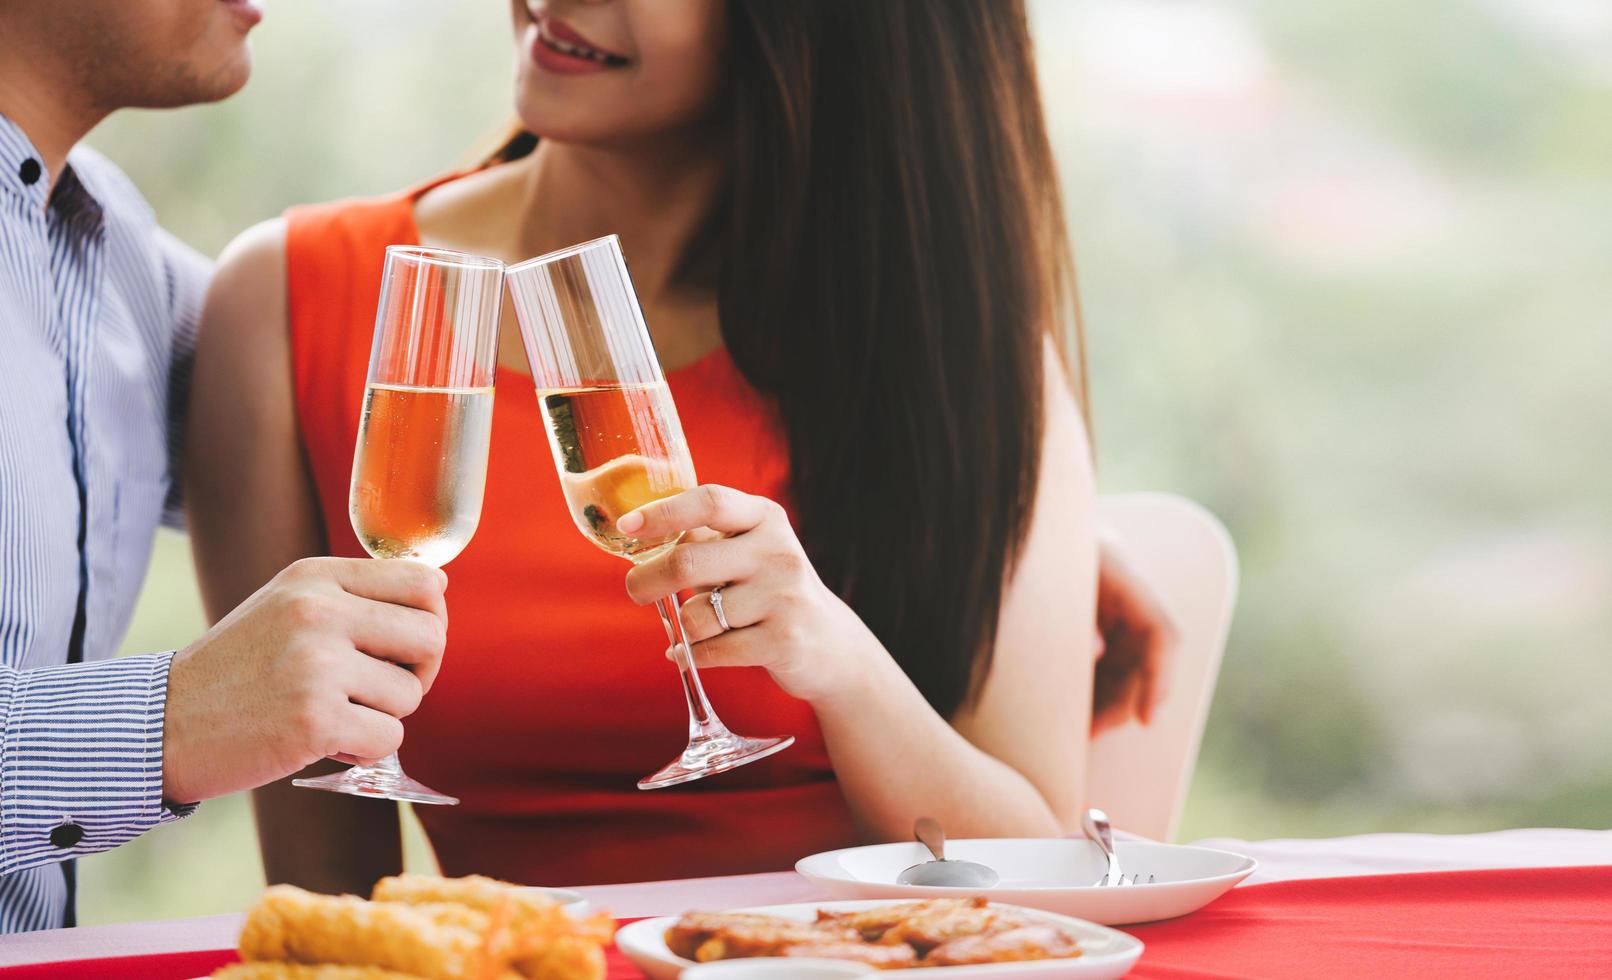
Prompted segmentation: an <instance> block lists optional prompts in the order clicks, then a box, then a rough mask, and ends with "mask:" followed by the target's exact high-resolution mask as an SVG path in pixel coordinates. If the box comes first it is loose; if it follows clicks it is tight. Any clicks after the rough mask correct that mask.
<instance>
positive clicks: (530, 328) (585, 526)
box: [507, 235, 795, 789]
mask: <svg viewBox="0 0 1612 980" xmlns="http://www.w3.org/2000/svg"><path fill="white" fill-rule="evenodd" d="M507 278H508V281H509V290H510V296H511V297H512V298H513V299H514V301H515V316H516V318H517V319H518V320H519V321H520V328H521V340H522V342H523V343H524V344H525V346H526V358H527V360H528V361H530V362H531V366H532V382H533V384H534V385H536V387H537V399H538V402H539V403H540V404H541V406H542V409H543V420H544V424H545V427H546V428H547V429H548V436H549V448H550V449H552V450H553V452H554V465H555V467H556V468H557V469H558V470H559V471H560V486H561V488H562V489H563V490H564V492H565V501H566V504H567V506H568V507H569V508H570V511H571V519H572V520H573V521H575V522H576V526H577V529H578V530H579V531H581V532H582V535H583V537H585V538H587V539H588V540H589V541H591V542H593V543H594V544H595V545H597V546H598V547H600V548H602V549H604V550H605V551H607V552H609V553H610V554H613V555H618V556H620V557H622V558H625V559H627V560H628V561H631V562H633V563H634V564H638V563H641V562H646V561H649V560H650V559H652V558H655V557H656V556H658V555H662V554H665V553H666V552H667V551H669V550H671V548H672V546H674V545H675V544H677V541H678V539H679V538H680V537H681V535H672V536H669V537H663V538H657V539H654V540H641V539H638V538H634V537H632V536H630V535H626V534H622V533H621V532H620V531H619V530H617V529H616V521H617V520H619V519H620V518H621V516H622V515H623V514H625V513H627V512H628V511H631V510H635V509H637V508H639V507H642V506H643V505H644V504H647V503H649V502H650V501H653V500H659V499H661V498H662V497H670V496H672V495H674V494H678V493H682V492H683V491H684V490H687V489H689V488H691V487H693V486H695V484H696V481H695V479H694V460H693V458H692V457H690V455H689V451H688V444H687V443H686V442H685V441H684V439H683V427H682V424H681V423H680V422H679V421H678V419H677V406H676V405H674V404H673V403H672V395H671V392H670V391H669V390H668V389H667V387H666V378H665V376H664V375H662V373H661V367H660V361H659V360H658V359H657V358H656V356H655V348H654V346H653V345H652V344H651V343H650V339H649V329H648V328H647V327H646V326H645V325H644V315H643V311H642V310H641V309H640V308H639V305H638V296H637V294H635V293H634V292H633V287H632V280H631V279H630V278H629V277H628V275H627V263H626V262H625V261H624V260H623V259H622V255H621V242H620V241H619V240H618V239H617V238H616V236H615V235H610V236H608V237H606V238H600V239H598V240H596V241H592V242H587V243H585V244H582V245H575V246H572V247H571V248H566V249H561V250H560V251H558V252H552V253H550V254H548V255H543V256H539V257H538V258H535V259H528V260H527V261H525V262H522V263H520V264H518V265H514V266H511V267H510V269H509V274H508V277H507ZM655 608H656V610H657V611H658V612H659V613H660V618H661V623H662V625H664V626H665V627H666V637H667V639H668V640H669V641H670V642H671V644H672V656H673V658H674V659H675V660H676V662H677V669H678V672H679V674H680V675H681V676H682V680H683V694H684V697H685V698H686V700H687V701H688V747H687V748H685V749H684V750H683V752H682V754H681V755H679V756H678V757H677V758H676V759H673V760H672V761H671V762H670V763H668V764H667V765H666V766H665V767H663V768H662V769H661V770H660V771H659V772H656V773H654V774H653V775H650V776H646V777H644V778H643V779H640V780H639V781H638V788H639V789H660V788H661V787H665V786H675V785H677V784H678V783H686V782H689V781H690V780H694V779H700V778H702V777H705V776H711V775H715V774H716V773H719V772H726V771H727V770H729V769H734V768H737V767H739V766H742V765H744V764H745V763H748V762H755V761H756V760H757V759H763V758H766V757H767V756H769V755H772V754H773V753H775V752H780V751H782V750H784V749H786V748H788V747H789V746H790V745H791V744H793V743H794V741H795V739H794V736H773V737H769V738H747V737H745V736H742V735H735V734H733V733H732V732H730V731H728V729H727V726H726V725H723V724H722V720H721V719H720V718H718V717H717V716H716V712H715V711H713V710H712V709H711V703H710V701H708V700H707V699H706V696H705V689H704V687H703V686H701V684H700V674H699V671H698V670H696V669H695V667H694V663H693V660H692V658H691V657H690V656H689V650H688V640H687V638H686V637H685V636H684V635H683V621H682V619H681V617H680V616H679V614H678V604H677V597H676V596H675V595H673V596H667V597H666V598H664V599H661V600H660V601H659V602H657V603H656V606H655Z"/></svg>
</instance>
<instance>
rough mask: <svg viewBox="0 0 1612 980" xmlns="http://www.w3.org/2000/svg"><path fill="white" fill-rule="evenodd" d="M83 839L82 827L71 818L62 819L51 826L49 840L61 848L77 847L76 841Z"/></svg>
mask: <svg viewBox="0 0 1612 980" xmlns="http://www.w3.org/2000/svg"><path fill="white" fill-rule="evenodd" d="M83 839H84V828H83V827H80V826H79V825H78V824H76V823H74V822H73V821H72V820H71V819H68V820H64V821H62V822H61V823H60V824H57V825H56V826H55V827H52V828H51V831H50V842H51V843H52V844H54V845H56V846H57V847H59V848H61V849H62V850H64V851H65V850H66V849H67V848H69V847H77V846H78V842H79V841H81V840H83Z"/></svg>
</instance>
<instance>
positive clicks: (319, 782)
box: [291, 766, 459, 806]
mask: <svg viewBox="0 0 1612 980" xmlns="http://www.w3.org/2000/svg"><path fill="white" fill-rule="evenodd" d="M354 773H357V775H354ZM291 785H293V786H301V787H302V788H303V789H322V790H326V791H328V792H331V793H346V794H347V795H349V796H365V797H369V798H370V799H372V800H397V801H398V802H400V803H432V804H436V805H439V806H455V805H457V804H458V803H459V800H458V798H457V797H453V796H448V795H447V794H445V793H438V792H437V791H436V790H434V789H432V788H431V787H429V786H427V785H425V784H424V783H420V782H417V781H415V780H413V779H410V778H409V777H408V776H405V775H403V774H402V773H392V772H387V771H386V770H384V769H375V768H370V767H367V766H354V767H353V768H351V769H348V770H347V771H346V772H333V773H331V774H330V775H328V776H316V777H313V778H311V779H293V780H291Z"/></svg>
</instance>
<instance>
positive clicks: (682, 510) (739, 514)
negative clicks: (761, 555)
mask: <svg viewBox="0 0 1612 980" xmlns="http://www.w3.org/2000/svg"><path fill="white" fill-rule="evenodd" d="M779 512H781V508H779V506H778V505H777V504H775V503H773V502H772V501H771V500H768V499H767V498H765V497H755V496H751V495H750V494H748V493H740V492H739V491H737V490H734V489H733V488H731V487H724V486H718V485H717V484H714V483H707V484H705V485H703V486H698V487H695V488H694V489H693V490H685V491H684V492H682V493H680V494H678V495H677V496H675V497H667V498H666V499H664V500H657V501H654V502H653V503H648V504H645V505H644V506H642V507H640V508H638V509H637V510H635V511H632V512H630V513H627V514H624V515H623V516H622V518H621V519H620V520H618V521H617V522H616V529H617V530H619V531H620V532H621V533H622V534H627V535H631V536H633V537H635V538H642V539H647V540H653V539H655V538H663V537H667V536H668V535H673V534H680V533H682V532H684V531H692V530H693V529H695V528H697V527H708V528H710V529H711V530H713V531H720V532H722V533H723V534H743V533H745V532H746V531H753V530H755V529H756V528H757V527H759V526H761V524H762V523H763V522H765V521H766V520H767V518H768V517H771V516H773V515H774V514H775V513H779Z"/></svg>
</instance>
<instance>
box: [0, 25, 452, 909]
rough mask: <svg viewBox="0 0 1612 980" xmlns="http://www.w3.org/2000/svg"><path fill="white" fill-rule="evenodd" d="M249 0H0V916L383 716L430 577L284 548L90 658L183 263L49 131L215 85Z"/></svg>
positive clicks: (117, 600) (407, 656)
mask: <svg viewBox="0 0 1612 980" xmlns="http://www.w3.org/2000/svg"><path fill="white" fill-rule="evenodd" d="M254 2H255V0H51V2H49V3H42V2H39V0H0V931H19V930H25V929H40V928H49V927H54V926H60V925H63V924H71V923H72V921H73V918H72V915H73V913H72V899H73V874H72V864H71V859H72V858H73V857H75V856H77V855H80V854H88V853H92V852H96V851H102V850H106V849H108V848H111V847H115V846H117V845H118V844H121V843H124V842H125V841H128V840H130V839H131V838H133V837H135V836H137V835H139V834H140V833H142V832H144V831H145V830H147V829H149V828H150V827H153V826H155V825H157V824H159V823H163V822H166V821H169V820H172V819H175V818H177V817H180V816H183V815H185V814H186V813H187V812H189V810H190V809H192V807H193V805H194V804H195V802H196V801H198V800H202V799H205V798H209V797H213V796H218V795H221V794H225V793H230V792H235V791H238V790H243V789H247V788H250V787H254V786H258V785H261V784H263V783H266V782H269V781H272V780H275V779H279V778H281V777H284V776H286V775H289V774H291V773H293V772H296V771H298V770H300V769H302V768H303V767H305V766H307V765H309V764H310V763H312V762H314V761H316V760H318V759H321V758H325V757H334V758H337V759H340V760H343V761H349V762H352V761H366V760H374V759H377V758H379V757H381V756H383V755H386V754H387V753H389V752H391V751H393V750H394V749H396V748H397V746H398V745H399V743H400V742H401V740H402V725H401V723H400V722H399V720H398V719H400V718H403V717H405V716H407V715H408V714H409V713H410V712H412V711H413V710H414V708H415V707H416V706H417V705H418V704H419V701H420V697H421V695H422V693H423V692H424V691H425V690H426V689H428V688H429V686H430V684H431V681H432V679H433V678H434V677H435V675H436V670H437V666H438V663H439V661H440V658H441V656H442V649H443V642H444V638H445V636H446V616H445V611H444V606H443V601H442V593H443V589H444V587H445V584H446V577H445V576H443V575H442V573H441V572H439V571H436V570H435V569H431V568H427V567H426V566H423V565H417V564H414V563H411V562H359V561H348V560H339V559H314V560H309V561H304V562H299V563H298V564H297V565H295V566H293V567H292V568H290V569H287V570H286V571H285V572H283V573H282V574H281V575H279V576H278V577H277V578H275V580H274V581H272V582H270V583H269V584H268V585H266V586H265V587H264V588H263V589H262V590H260V591H259V592H258V593H257V594H256V595H254V596H252V598H251V599H249V600H248V601H247V602H245V603H243V604H242V605H241V607H240V608H238V609H236V610H235V611H234V612H233V613H231V614H230V615H229V616H228V617H226V618H225V619H224V620H223V621H221V622H220V623H219V624H218V625H217V626H215V627H214V628H213V629H212V630H211V631H210V632H208V633H207V635H205V636H204V637H202V638H201V639H200V640H198V641H197V642H196V643H195V644H193V645H192V646H190V647H189V648H187V649H185V650H183V651H180V652H178V653H173V652H169V653H157V654H150V655H145V656H136V657H128V658H123V659H119V660H110V659H109V658H110V657H111V656H112V654H113V653H114V651H115V650H116V648H117V646H118V644H119V643H120V640H121V637H122V633H123V631H124V629H125V628H126V626H127V624H128V620H129V615H130V612H131V609H132V606H133V603H134V598H135V595H136V592H137V591H138V588H139V585H140V580H141V578H142V576H143V574H144V571H145V567H146V564H147V560H148V558H149V555H150V550H151V542H152V537H153V534H154V533H155V529H156V526H157V523H158V521H159V520H162V519H174V518H176V515H177V509H176V505H177V493H176V488H177V484H178V480H177V479H176V474H177V472H178V456H179V446H178V437H179V436H180V435H181V434H182V433H183V432H184V424H183V420H182V419H181V418H180V414H181V412H182V411H183V407H184V403H185V396H186V378H187V373H188V369H189V362H190V357H191V353H192V351H193V349H194V346H195V330H196V322H197V315H198V311H199V307H200V304H201V299H202V295H203V293H204V290H205V287H206V280H207V277H208V274H209V269H208V265H207V263H206V262H205V261H204V260H203V259H202V258H201V257H200V256H199V255H197V254H196V253H194V252H192V251H191V250H190V249H188V248H186V247H185V246H183V245H181V244H180V243H179V242H178V241H177V240H175V239H174V238H172V237H171V236H169V235H167V234H166V233H165V232H163V231H162V230H161V229H160V228H158V227H157V226H156V223H155V220H154V218H153V216H152V214H151V212H150V210H149V209H148V208H147V207H146V205H145V203H144V202H143V201H142V200H141V198H140V196H139V195H138V193H137V192H136V191H135V189H134V188H133V186H131V185H130V184H129V183H128V181H127V180H126V179H125V178H124V177H123V175H122V174H121V173H119V172H118V171H117V170H116V169H115V168H114V167H113V166H112V165H111V164H109V163H107V162H106V161H105V160H103V159H101V158H100V157H98V156H96V155H95V154H94V153H93V152H91V151H89V150H86V149H84V148H76V149H75V148H74V147H75V144H76V143H77V142H78V141H79V140H80V139H81V138H82V137H83V136H84V135H85V134H86V133H87V132H89V130H90V129H91V128H92V127H93V126H95V125H96V124H97V123H98V122H100V120H101V119H103V118H104V117H105V116H106V115H108V114H109V113H111V112H113V111H116V110H117V109H120V108H125V107H131V106H140V107H148V108H161V107H172V106H181V105H187V104H191V103H197V102H209V101H214V100H217V99H222V98H224V97H226V96H228V95H230V94H232V93H234V92H235V91H236V90H238V89H239V88H240V87H241V86H242V85H243V84H245V82H246V79H247V75H248V74H249V72H250V69H251V55H250V50H249V48H248V47H247V43H246V37H247V33H248V32H249V31H250V30H251V28H252V26H253V25H255V24H256V23H257V21H258V20H259V18H260V17H261V13H260V11H259V10H258V9H257V8H256V7H255V6H253V3H254Z"/></svg>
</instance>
